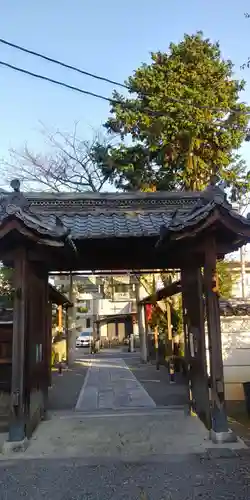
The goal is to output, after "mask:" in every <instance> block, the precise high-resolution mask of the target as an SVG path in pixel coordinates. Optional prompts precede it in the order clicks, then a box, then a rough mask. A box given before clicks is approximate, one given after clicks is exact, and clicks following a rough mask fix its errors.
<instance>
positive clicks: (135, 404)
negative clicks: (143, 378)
mask: <svg viewBox="0 0 250 500" xmlns="http://www.w3.org/2000/svg"><path fill="white" fill-rule="evenodd" d="M155 406H156V405H155V402H154V401H153V399H152V398H151V397H150V396H149V395H148V393H147V392H146V391H145V389H144V388H143V387H142V385H141V384H140V383H139V382H138V380H137V379H136V377H135V376H134V375H133V373H132V372H131V370H130V369H129V368H128V366H127V364H126V363H125V361H124V360H123V359H122V358H106V359H105V358H94V359H93V358H92V359H90V360H89V370H88V373H87V375H86V378H85V383H84V385H83V388H82V391H81V393H80V396H79V399H78V402H77V404H76V410H77V411H95V410H104V409H113V410H118V409H128V408H154V407H155Z"/></svg>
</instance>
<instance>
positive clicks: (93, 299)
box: [54, 274, 136, 343]
mask: <svg viewBox="0 0 250 500" xmlns="http://www.w3.org/2000/svg"><path fill="white" fill-rule="evenodd" d="M54 284H55V286H56V287H58V288H59V289H60V291H62V292H64V293H65V294H68V293H69V288H70V276H69V275H66V274H65V275H58V276H55V277H54ZM72 289H73V302H74V312H73V318H74V329H75V332H76V335H77V334H79V333H80V332H81V331H86V332H90V333H92V332H93V331H96V333H97V334H98V335H100V337H101V339H102V340H103V342H104V343H105V341H107V342H111V341H112V342H113V341H115V340H116V341H117V342H119V343H121V342H122V341H123V340H124V338H125V337H126V336H128V335H129V334H130V333H131V331H133V317H135V312H136V300H135V299H136V294H135V284H134V283H133V280H132V279H131V277H130V276H129V275H128V274H127V275H124V274H123V275H119V276H95V275H91V276H86V275H78V276H74V277H73V278H72Z"/></svg>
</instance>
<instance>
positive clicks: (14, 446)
mask: <svg viewBox="0 0 250 500" xmlns="http://www.w3.org/2000/svg"><path fill="white" fill-rule="evenodd" d="M28 446H29V440H28V439H27V438H24V439H23V440H22V441H5V442H4V444H3V447H2V453H3V454H4V455H9V454H11V453H23V452H24V451H26V450H27V448H28Z"/></svg>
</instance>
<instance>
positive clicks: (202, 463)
mask: <svg viewBox="0 0 250 500" xmlns="http://www.w3.org/2000/svg"><path fill="white" fill-rule="evenodd" d="M249 458H250V456H249V455H248V454H247V455H244V454H243V455H242V456H241V457H237V456H234V457H232V456H231V457H227V458H225V457H224V458H223V457H222V458H216V457H215V458H214V459H211V458H209V457H203V456H199V455H198V456H197V455H190V456H188V457H187V456H186V457H181V456H172V457H171V459H169V460H167V461H166V460H165V461H164V462H162V461H161V462H157V463H154V462H153V463H131V462H130V463H119V462H116V463H112V462H107V463H100V464H99V465H86V464H85V463H84V462H83V461H82V460H81V459H79V460H74V461H72V460H70V461H65V460H60V459H59V460H58V459H57V460H46V461H45V460H39V461H38V460H37V461H32V462H30V461H26V462H18V464H17V463H14V464H11V463H8V464H7V463H6V464H4V465H1V466H0V498H1V500H19V499H20V500H21V499H22V500H23V499H24V498H28V499H30V500H42V499H46V500H52V499H53V500H94V499H96V500H97V499H98V500H125V499H126V500H170V499H171V500H191V499H198V498H199V499H204V500H205V499H206V500H208V499H211V500H212V499H213V500H222V499H226V500H233V499H238V500H248V499H249V496H250V460H249Z"/></svg>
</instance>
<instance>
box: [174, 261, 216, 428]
mask: <svg viewBox="0 0 250 500" xmlns="http://www.w3.org/2000/svg"><path fill="white" fill-rule="evenodd" d="M181 279H182V288H183V312H184V314H183V320H184V333H185V347H186V354H185V356H186V359H187V362H188V366H189V370H188V372H189V379H190V383H191V387H190V390H191V405H192V408H193V409H194V411H195V412H196V413H197V414H198V415H199V417H200V418H201V419H202V420H203V422H204V423H205V425H206V426H207V427H208V428H210V426H211V418H210V408H209V390H208V375H207V363H206V347H205V325H204V321H205V320H204V316H205V315H204V303H203V287H202V275H201V270H200V268H198V267H196V268H193V267H189V268H186V269H182V273H181Z"/></svg>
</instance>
